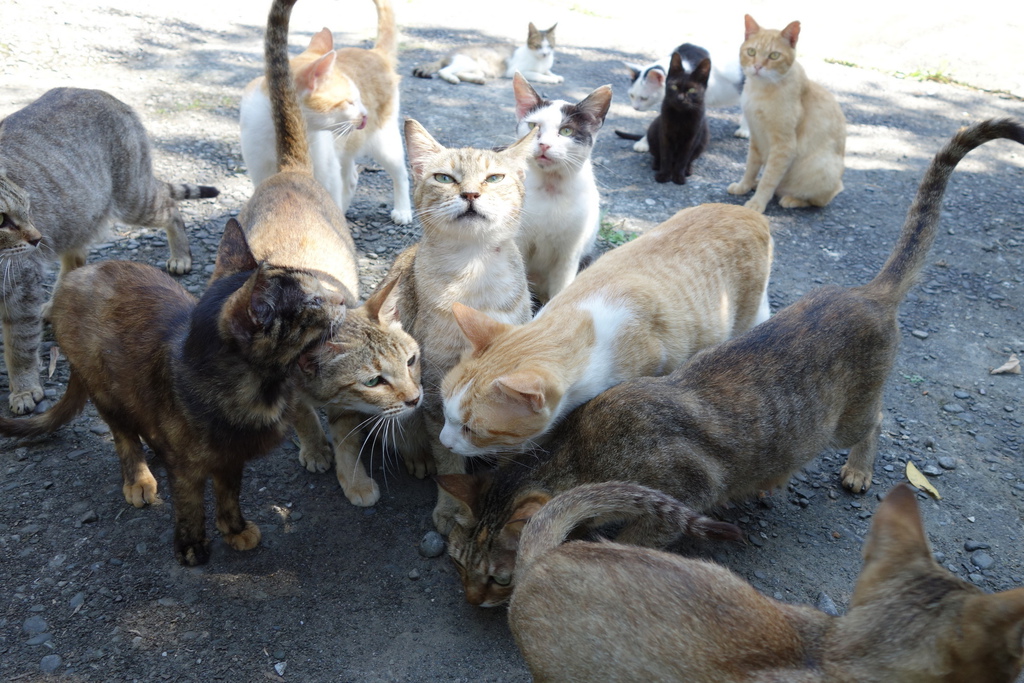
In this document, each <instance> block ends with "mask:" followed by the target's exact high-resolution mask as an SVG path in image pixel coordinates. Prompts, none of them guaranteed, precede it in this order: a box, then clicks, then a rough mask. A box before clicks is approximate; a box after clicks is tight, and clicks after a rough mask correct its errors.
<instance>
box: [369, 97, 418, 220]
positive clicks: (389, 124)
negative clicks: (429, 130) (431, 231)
mask: <svg viewBox="0 0 1024 683" xmlns="http://www.w3.org/2000/svg"><path fill="white" fill-rule="evenodd" d="M395 111H396V112H397V111H398V102H397V99H396V101H395ZM371 145H372V148H371V150H370V156H372V157H373V158H374V160H375V161H376V162H377V163H378V164H380V165H381V166H382V167H383V168H384V170H385V171H387V174H388V175H389V176H390V177H391V185H392V187H393V188H394V204H393V206H394V208H393V209H392V210H391V220H392V222H394V223H395V225H408V224H409V223H412V203H411V201H410V199H409V174H408V172H407V171H406V168H405V148H404V147H403V146H402V133H401V131H400V129H399V127H398V117H397V116H392V117H390V118H389V120H388V121H386V122H385V123H384V125H383V127H382V128H381V129H380V130H379V131H377V134H376V135H374V136H373V140H372V142H371Z"/></svg>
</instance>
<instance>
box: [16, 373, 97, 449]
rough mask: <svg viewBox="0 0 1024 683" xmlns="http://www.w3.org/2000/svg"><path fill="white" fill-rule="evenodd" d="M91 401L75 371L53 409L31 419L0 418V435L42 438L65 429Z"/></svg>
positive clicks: (83, 383)
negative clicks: (61, 428) (87, 402)
mask: <svg viewBox="0 0 1024 683" xmlns="http://www.w3.org/2000/svg"><path fill="white" fill-rule="evenodd" d="M88 400H89V391H88V389H87V388H86V386H85V382H83V381H82V380H81V379H79V377H78V375H77V374H75V371H74V370H72V371H71V377H70V379H69V380H68V388H67V390H65V391H64V395H63V396H61V397H60V400H59V401H57V403H55V404H54V406H53V407H52V408H50V409H49V410H47V411H46V412H45V413H43V414H42V415H33V416H32V417H29V418H22V419H20V420H12V419H11V418H7V417H0V434H3V435H4V436H15V437H34V436H42V435H43V434H49V433H50V432H53V431H56V430H57V429H59V428H60V427H63V426H64V425H66V424H67V423H68V422H71V420H73V419H75V417H76V416H77V415H78V414H79V413H81V412H82V409H83V408H85V403H86V401H88Z"/></svg>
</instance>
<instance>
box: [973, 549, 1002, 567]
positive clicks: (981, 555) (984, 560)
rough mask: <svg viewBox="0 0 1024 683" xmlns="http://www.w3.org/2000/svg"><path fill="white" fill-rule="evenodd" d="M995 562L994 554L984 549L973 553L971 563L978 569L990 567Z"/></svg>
mask: <svg viewBox="0 0 1024 683" xmlns="http://www.w3.org/2000/svg"><path fill="white" fill-rule="evenodd" d="M995 563H996V561H995V560H994V559H992V556H991V555H989V554H988V553H986V552H984V551H982V550H979V551H977V552H976V553H974V554H973V555H971V564H973V565H974V566H975V567H977V568H978V569H982V570H984V569H990V568H991V567H992V565H994V564H995Z"/></svg>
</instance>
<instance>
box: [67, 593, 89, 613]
mask: <svg viewBox="0 0 1024 683" xmlns="http://www.w3.org/2000/svg"><path fill="white" fill-rule="evenodd" d="M68 604H69V605H70V606H71V608H72V609H76V608H78V607H79V606H81V605H83V604H85V593H83V592H82V591H79V592H77V593H75V596H74V597H73V598H71V602H69V603H68Z"/></svg>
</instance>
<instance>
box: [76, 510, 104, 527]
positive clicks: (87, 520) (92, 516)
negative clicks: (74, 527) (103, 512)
mask: <svg viewBox="0 0 1024 683" xmlns="http://www.w3.org/2000/svg"><path fill="white" fill-rule="evenodd" d="M99 518H100V517H99V515H97V514H96V511H95V510H87V511H86V512H84V513H83V514H82V516H81V517H79V518H78V521H79V522H81V523H82V524H91V523H93V522H95V521H96V520H98V519H99Z"/></svg>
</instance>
